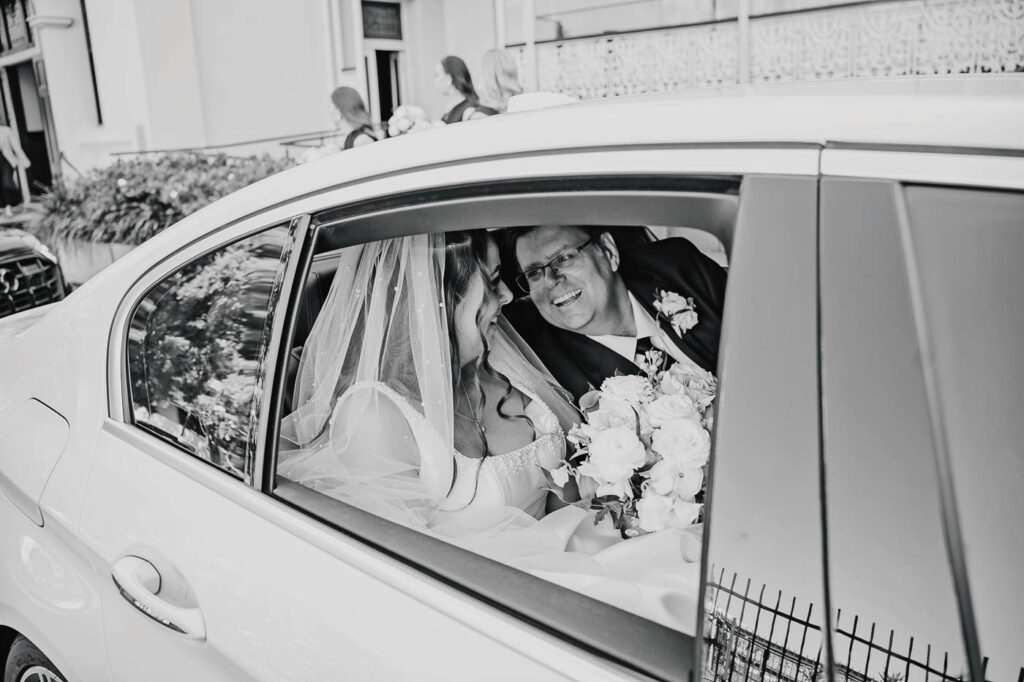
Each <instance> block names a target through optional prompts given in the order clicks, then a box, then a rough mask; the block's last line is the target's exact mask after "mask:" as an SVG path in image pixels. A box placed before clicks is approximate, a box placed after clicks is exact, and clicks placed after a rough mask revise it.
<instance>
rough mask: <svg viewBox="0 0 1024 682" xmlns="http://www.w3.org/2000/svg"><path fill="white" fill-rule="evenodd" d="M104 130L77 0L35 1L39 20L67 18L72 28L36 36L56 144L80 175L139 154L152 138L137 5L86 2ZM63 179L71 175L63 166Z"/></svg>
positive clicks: (40, 30) (124, 0) (39, 31)
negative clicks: (112, 157)
mask: <svg viewBox="0 0 1024 682" xmlns="http://www.w3.org/2000/svg"><path fill="white" fill-rule="evenodd" d="M85 4H86V9H87V11H88V13H89V22H90V30H91V33H92V42H93V58H94V60H95V63H96V72H97V74H96V75H97V86H98V89H99V97H100V104H101V106H102V112H103V125H102V126H100V125H99V123H98V122H97V118H96V104H95V99H94V96H93V85H92V78H91V76H90V74H89V57H88V50H87V47H86V42H85V29H84V28H83V24H82V16H81V12H80V9H79V3H78V0H35V9H36V14H37V15H40V16H54V17H67V18H70V19H71V20H72V22H73V23H72V26H71V27H70V28H59V27H56V26H40V27H37V28H35V29H34V31H35V36H36V42H37V43H38V45H39V46H40V49H41V50H42V53H43V57H44V62H45V68H46V76H47V81H48V85H49V94H50V105H51V109H52V112H53V119H54V126H55V128H56V135H57V144H58V146H59V147H60V149H61V151H62V152H63V153H64V155H65V156H66V157H67V159H68V160H69V161H70V162H71V164H73V165H74V166H75V168H77V169H78V170H80V171H84V170H85V169H87V168H90V167H92V166H96V165H101V164H103V163H106V162H107V161H108V160H109V154H110V152H114V151H127V150H131V149H135V148H136V145H137V142H138V140H140V139H141V140H143V141H145V140H146V139H147V138H148V135H149V132H148V124H147V120H148V114H147V109H146V102H145V96H144V93H145V89H144V79H143V71H142V58H141V54H140V52H139V49H138V39H137V33H136V30H135V28H134V25H135V11H134V3H133V2H132V0H102V1H97V0H86V3H85ZM62 172H72V171H70V169H69V168H68V167H67V166H66V165H65V166H64V167H63V169H62Z"/></svg>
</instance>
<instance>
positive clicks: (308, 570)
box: [82, 421, 623, 680]
mask: <svg viewBox="0 0 1024 682" xmlns="http://www.w3.org/2000/svg"><path fill="white" fill-rule="evenodd" d="M156 450H163V451H164V457H163V458H160V457H153V456H148V455H152V454H154V452H155V451H156ZM182 457H186V458H187V456H185V455H183V454H182V453H180V452H178V451H175V450H174V449H173V448H171V447H170V446H168V445H166V444H164V443H160V442H156V441H155V440H154V439H152V438H149V437H148V436H147V434H142V433H140V432H138V431H137V430H135V429H133V428H131V427H128V426H125V425H120V424H117V423H115V422H112V421H108V422H107V424H106V426H105V427H104V429H103V431H102V433H101V435H100V439H99V441H98V442H97V446H96V455H95V461H94V463H93V466H92V469H91V472H90V478H89V481H88V483H87V485H86V488H87V490H88V496H87V499H86V501H85V503H84V509H83V515H82V536H83V538H84V539H85V542H86V544H87V545H88V547H89V550H90V552H91V553H92V554H94V555H95V559H96V561H97V570H98V571H103V570H109V567H110V566H112V564H113V563H114V561H116V560H117V559H118V558H120V557H121V556H125V555H135V556H141V557H143V558H146V559H148V560H151V561H152V563H154V565H156V566H157V567H158V569H159V570H160V573H161V575H162V576H170V575H173V574H174V573H175V572H177V573H178V574H180V576H182V578H183V579H184V580H185V581H187V584H188V586H189V589H190V590H191V591H192V592H193V594H194V597H195V601H196V603H197V604H198V606H199V608H200V609H201V611H202V613H203V617H204V619H205V622H206V629H207V633H208V634H207V639H206V641H205V642H194V641H191V640H186V639H184V638H181V637H179V636H178V635H177V634H176V633H174V632H172V631H170V630H169V629H167V628H165V627H164V626H162V625H160V624H158V623H156V622H153V621H151V620H149V619H146V618H144V617H141V616H140V614H139V613H138V612H137V611H136V610H135V609H134V608H133V607H132V606H131V605H129V604H128V602H127V601H125V600H124V599H123V598H122V597H121V595H120V594H119V593H118V592H117V590H116V589H115V586H114V585H113V582H112V581H109V580H108V581H106V584H104V585H103V587H102V588H101V591H102V599H103V603H104V607H103V616H104V628H105V630H106V632H107V649H108V652H109V658H110V665H111V671H112V674H113V677H114V678H115V679H132V678H134V677H144V678H145V679H151V680H181V679H194V680H203V679H210V680H219V679H226V678H230V679H250V678H251V679H264V680H277V679H288V678H291V679H330V678H332V677H334V676H337V675H338V674H339V672H342V673H343V674H344V675H345V676H351V677H354V678H380V677H386V678H409V677H415V678H417V679H439V680H442V679H444V680H447V679H451V677H452V676H454V677H456V678H458V677H466V678H469V677H473V676H474V674H475V672H478V671H479V670H482V669H490V668H492V667H493V669H494V672H495V677H494V679H501V678H502V676H504V675H507V678H505V679H510V680H513V679H524V676H525V679H537V680H544V679H552V680H554V679H565V678H566V677H567V676H570V677H574V678H577V679H579V678H582V677H583V676H584V675H586V677H587V678H589V679H602V678H603V679H621V676H622V674H623V673H622V671H618V670H615V669H613V668H610V667H608V665H607V664H604V663H602V662H600V661H599V660H598V659H596V657H593V656H585V655H584V656H581V655H580V654H579V653H578V652H573V651H571V650H569V649H567V648H566V647H565V645H564V644H561V643H557V642H556V641H555V640H553V639H552V638H551V637H550V636H547V635H543V634H541V633H537V634H535V635H534V636H532V637H530V638H529V644H528V645H524V643H523V642H522V641H520V642H517V646H516V647H510V646H509V645H508V643H507V642H506V641H505V639H504V638H503V637H501V633H502V630H504V628H503V627H502V622H503V621H505V620H507V619H508V617H507V616H504V615H502V614H500V613H498V612H496V611H493V612H492V614H491V615H490V617H486V616H485V614H484V613H483V611H491V609H486V608H481V607H480V606H479V605H472V607H471V608H470V609H469V610H470V612H471V613H472V614H473V615H474V616H475V618H474V619H472V620H471V622H470V623H469V624H467V623H465V622H463V621H462V620H461V619H460V618H459V617H458V611H459V610H460V609H458V608H456V609H453V608H452V607H453V606H456V605H457V604H459V603H460V602H464V601H465V600H466V599H467V598H466V597H465V596H463V595H460V594H459V593H457V592H456V591H454V590H452V589H451V588H446V587H444V586H442V585H440V584H433V585H432V584H431V582H430V581H423V580H422V578H421V577H420V576H418V575H416V573H415V571H413V570H412V569H409V568H408V567H405V566H402V565H400V564H399V563H398V562H395V561H394V560H392V559H387V558H385V557H383V556H381V555H377V554H376V553H375V552H373V551H372V550H370V549H369V548H367V547H365V546H364V545H362V544H361V543H358V542H356V541H353V540H351V539H348V538H345V537H344V536H341V535H338V534H335V533H330V532H329V531H328V530H327V529H324V528H320V527H318V524H316V523H315V522H314V521H313V520H312V519H309V518H307V517H304V516H303V515H301V514H299V513H297V512H295V511H293V510H290V509H288V508H287V507H285V506H284V505H283V504H281V503H279V502H275V501H274V500H272V499H271V498H269V497H267V496H264V495H261V494H260V493H258V492H257V491H254V490H252V489H251V488H249V487H247V486H245V485H243V484H242V483H240V482H238V481H235V480H232V479H228V478H227V477H225V476H224V475H223V474H222V473H220V472H218V471H216V470H215V469H214V468H212V467H210V466H208V465H205V464H203V463H201V462H199V461H198V460H192V461H181V462H180V464H181V466H180V468H179V470H176V469H171V468H170V467H168V466H167V465H166V464H165V463H164V462H163V461H161V460H162V459H164V458H171V459H175V460H181V458H182ZM189 459H190V458H189ZM182 471H187V472H188V473H187V474H184V473H182ZM155 491H159V494H154V493H155ZM129 510H130V511H129ZM310 536H316V538H317V539H316V541H313V542H311V541H310V539H311V537H310ZM163 557H173V559H172V560H171V561H173V564H171V563H170V562H169V561H168V560H166V559H164V558H163ZM430 593H433V595H432V596H431V597H428V598H426V599H424V598H423V595H425V594H430ZM451 610H455V611H456V615H451V614H449V613H446V612H447V611H451ZM481 616H485V617H484V618H483V622H481ZM474 621H475V622H474ZM518 630H519V639H520V640H522V637H523V636H524V634H525V633H524V632H523V631H522V629H521V628H519V629H518ZM397 642H401V646H402V648H403V652H402V655H401V656H396V655H395V646H396V643H397ZM311 652H316V655H311ZM555 652H557V653H559V654H560V659H556V657H555V655H553V654H555ZM538 655H539V658H540V660H539V661H538V660H536V657H538ZM588 659H589V662H588ZM560 669H561V671H562V672H558V671H559V670H560ZM577 676H578V677H577Z"/></svg>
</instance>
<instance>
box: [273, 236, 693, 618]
mask: <svg viewBox="0 0 1024 682" xmlns="http://www.w3.org/2000/svg"><path fill="white" fill-rule="evenodd" d="M499 268H500V260H499V255H498V249H497V245H496V244H495V243H494V240H493V238H492V237H491V236H490V235H489V234H488V233H487V232H486V231H484V230H476V231H472V232H450V233H448V234H445V235H416V236H410V237H402V238H397V239H389V240H383V241H378V242H372V243H368V244H364V245H361V246H355V247H350V248H347V249H345V250H344V251H343V252H342V255H341V258H340V261H339V265H338V270H337V274H336V275H335V278H334V282H333V284H332V287H331V291H330V294H329V295H328V297H327V300H326V301H325V303H324V306H323V310H322V312H321V314H320V316H319V317H318V318H317V320H316V323H315V324H314V327H313V330H312V332H311V333H310V337H309V341H308V342H307V344H306V347H305V349H304V351H303V355H302V360H301V363H300V367H299V375H298V380H297V384H296V394H295V395H296V399H295V405H297V406H298V407H297V408H296V410H295V412H293V413H292V414H291V415H288V416H287V417H286V418H285V419H284V423H283V425H282V435H283V438H284V439H285V440H287V441H290V443H289V447H287V448H282V455H281V463H280V465H279V470H278V473H279V474H280V475H282V476H284V477H286V478H288V479H290V480H292V481H295V482H298V483H301V484H303V485H305V486H307V487H310V488H312V489H314V490H317V491H320V492H322V493H324V494H327V495H330V496H331V497H334V498H336V499H339V500H341V501H343V502H346V503H348V504H351V505H353V506H356V507H359V508H361V509H364V510H366V511H369V512H372V513H374V514H377V515H379V516H382V517H384V518H387V519H389V520H391V521H394V522H397V523H401V524H403V525H406V526H410V527H412V528H415V529H417V530H419V531H421V532H425V533H428V534H431V535H433V536H435V537H438V538H441V539H443V540H445V541H448V542H452V543H455V544H458V545H460V546H463V547H465V548H467V549H470V550H473V551H476V552H478V553H481V554H483V555H485V556H489V557H491V558H493V559H496V560H498V561H502V562H505V563H507V564H509V565H512V566H515V567H517V568H520V569H522V570H527V571H529V572H531V573H533V574H535V575H537V576H540V577H543V578H545V579H548V580H551V581H553V582H557V583H559V584H562V585H563V586H566V587H569V588H571V589H576V590H578V591H581V592H584V593H586V594H588V595H590V596H593V597H595V598H598V599H603V600H605V601H608V602H610V603H612V604H614V605H616V606H619V607H621V608H624V609H626V610H630V611H634V612H637V613H639V614H640V615H643V616H645V617H647V618H650V619H652V620H655V621H658V622H661V623H663V624H665V625H668V626H670V627H675V628H677V629H682V630H684V631H687V632H692V631H693V629H694V627H695V625H696V607H695V605H696V597H697V586H698V584H699V576H698V573H699V561H696V562H695V561H694V557H695V556H697V557H698V558H699V547H700V537H699V529H698V530H697V532H696V533H694V532H689V533H687V532H683V531H673V532H662V533H656V534H651V535H647V536H643V537H641V538H634V539H631V540H630V541H628V542H622V541H619V538H618V536H617V534H615V533H611V532H607V533H602V532H601V530H600V529H597V528H595V527H594V524H593V522H592V517H591V516H590V514H589V512H588V511H587V510H584V509H580V508H577V507H564V508H562V509H559V510H558V511H556V512H554V513H551V514H548V515H545V508H546V506H547V498H548V492H547V484H546V481H545V478H544V475H543V473H542V465H543V466H544V467H545V468H548V469H550V468H554V467H555V466H557V464H558V462H560V461H561V460H562V459H563V457H564V454H565V436H564V434H565V431H566V430H567V429H568V428H569V427H570V426H571V425H572V424H573V423H575V422H579V421H580V415H579V413H578V412H577V411H576V409H575V408H574V407H573V405H572V403H571V402H570V401H569V400H567V399H566V397H564V392H563V391H562V390H561V389H560V387H558V386H557V385H556V384H555V383H554V380H553V379H552V378H551V376H550V375H549V374H548V373H547V372H546V370H544V369H543V367H542V365H541V364H540V362H539V361H538V360H537V359H536V357H535V356H534V355H533V353H532V351H531V350H530V349H529V348H528V347H527V346H526V345H525V343H523V342H522V340H521V339H520V338H519V337H518V335H516V333H515V332H514V331H513V330H512V329H511V327H510V326H509V325H508V324H507V323H506V322H505V320H504V318H503V317H502V316H501V314H500V313H501V307H502V306H503V305H504V304H505V303H507V302H509V301H510V300H511V298H512V296H511V293H510V292H509V290H508V288H507V287H506V286H505V285H504V283H503V282H502V281H501V279H500V277H499V275H498V271H499Z"/></svg>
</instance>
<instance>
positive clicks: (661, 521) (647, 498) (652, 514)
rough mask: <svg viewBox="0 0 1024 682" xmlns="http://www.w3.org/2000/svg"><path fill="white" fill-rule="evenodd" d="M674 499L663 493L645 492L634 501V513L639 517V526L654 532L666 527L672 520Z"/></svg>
mask: <svg viewBox="0 0 1024 682" xmlns="http://www.w3.org/2000/svg"><path fill="white" fill-rule="evenodd" d="M673 502H674V500H673V499H672V498H671V497H665V496H663V495H652V494H651V493H647V494H646V495H644V496H643V497H642V498H640V500H639V501H638V502H637V503H636V513H637V516H638V517H639V519H640V528H641V529H642V530H645V531H647V532H648V533H656V532H658V531H659V530H663V529H664V528H667V527H668V524H669V522H670V521H671V520H672V506H673Z"/></svg>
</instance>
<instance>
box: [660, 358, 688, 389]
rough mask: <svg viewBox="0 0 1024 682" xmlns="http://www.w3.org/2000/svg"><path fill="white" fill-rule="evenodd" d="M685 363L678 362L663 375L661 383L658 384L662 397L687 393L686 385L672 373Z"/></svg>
mask: <svg viewBox="0 0 1024 682" xmlns="http://www.w3.org/2000/svg"><path fill="white" fill-rule="evenodd" d="M681 364H683V363H681V362H677V363H675V364H674V365H672V367H669V369H668V371H667V372H665V373H664V374H662V375H661V383H660V384H658V393H660V394H661V395H677V394H679V393H684V392H685V391H686V383H685V382H684V381H681V380H680V379H679V377H677V376H676V375H675V374H673V373H672V369H673V368H675V367H678V366H679V365H681Z"/></svg>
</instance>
